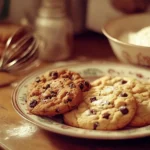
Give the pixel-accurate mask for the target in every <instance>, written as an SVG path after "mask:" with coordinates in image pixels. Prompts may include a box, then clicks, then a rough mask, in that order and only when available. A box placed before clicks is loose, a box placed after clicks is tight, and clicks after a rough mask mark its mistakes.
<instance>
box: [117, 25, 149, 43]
mask: <svg viewBox="0 0 150 150" xmlns="http://www.w3.org/2000/svg"><path fill="white" fill-rule="evenodd" d="M119 40H121V41H123V42H126V43H130V44H134V45H140V46H150V26H147V27H144V28H142V29H140V30H138V31H136V32H131V31H130V32H125V33H123V34H122V35H121V36H120V37H119Z"/></svg>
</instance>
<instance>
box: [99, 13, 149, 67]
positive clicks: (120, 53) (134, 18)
mask: <svg viewBox="0 0 150 150" xmlns="http://www.w3.org/2000/svg"><path fill="white" fill-rule="evenodd" d="M147 26H150V13H141V14H134V15H126V16H123V17H119V18H116V19H113V20H110V21H109V22H107V23H106V24H105V25H104V26H103V28H102V32H103V34H104V35H105V36H106V37H107V38H108V40H109V43H110V45H111V47H112V49H113V52H114V53H115V55H116V56H117V58H118V59H119V60H120V61H122V62H124V63H132V64H138V65H146V66H150V46H141V45H135V44H131V43H128V42H127V41H122V40H120V38H119V37H120V36H121V35H123V34H125V33H129V32H137V31H139V30H140V29H142V28H144V27H147ZM141 38H142V37H141ZM149 40H150V39H149Z"/></svg>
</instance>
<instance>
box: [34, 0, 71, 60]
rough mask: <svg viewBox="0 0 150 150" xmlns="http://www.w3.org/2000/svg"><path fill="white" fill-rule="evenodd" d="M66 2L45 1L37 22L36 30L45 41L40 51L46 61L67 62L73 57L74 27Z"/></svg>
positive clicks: (58, 0) (62, 0)
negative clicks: (66, 60) (68, 14)
mask: <svg viewBox="0 0 150 150" xmlns="http://www.w3.org/2000/svg"><path fill="white" fill-rule="evenodd" d="M65 7H66V1H65V0H57V1H56V0H43V1H42V5H41V7H40V8H39V11H38V15H37V18H36V20H35V30H36V33H37V34H38V35H40V36H41V37H42V39H44V41H45V48H44V49H40V50H39V58H40V59H42V60H44V61H59V60H65V59H67V58H69V57H70V56H71V53H72V42H73V26H72V22H71V21H70V20H69V18H68V16H67V13H66V8H65Z"/></svg>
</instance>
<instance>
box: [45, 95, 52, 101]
mask: <svg viewBox="0 0 150 150" xmlns="http://www.w3.org/2000/svg"><path fill="white" fill-rule="evenodd" d="M51 98H52V97H51V95H48V96H45V99H51ZM45 99H44V100H45Z"/></svg>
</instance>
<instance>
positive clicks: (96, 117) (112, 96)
mask: <svg viewBox="0 0 150 150" xmlns="http://www.w3.org/2000/svg"><path fill="white" fill-rule="evenodd" d="M117 84H118V80H117V82H116V78H115V77H110V76H105V77H102V78H100V79H97V80H96V81H94V82H93V83H92V87H91V89H90V90H89V91H87V92H85V93H84V94H83V95H84V96H83V97H84V101H83V102H81V103H80V104H79V106H78V108H76V109H74V110H72V111H70V112H68V113H65V114H64V122H65V123H66V124H68V125H71V126H75V127H79V128H85V129H93V130H117V129H121V128H124V127H125V126H126V125H128V124H129V123H130V122H131V120H132V119H133V117H134V115H135V113H136V109H137V105H136V100H135V98H134V97H133V94H132V92H130V90H128V89H124V88H123V85H124V82H123V84H119V85H117Z"/></svg>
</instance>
